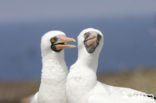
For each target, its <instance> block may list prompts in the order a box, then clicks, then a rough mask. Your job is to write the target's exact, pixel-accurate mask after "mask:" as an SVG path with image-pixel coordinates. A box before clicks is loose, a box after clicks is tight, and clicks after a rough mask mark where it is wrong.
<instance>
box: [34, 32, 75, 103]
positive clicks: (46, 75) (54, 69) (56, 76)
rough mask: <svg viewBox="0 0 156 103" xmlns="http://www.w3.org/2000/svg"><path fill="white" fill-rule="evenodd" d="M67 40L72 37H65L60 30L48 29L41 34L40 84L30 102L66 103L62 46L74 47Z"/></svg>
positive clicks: (65, 69)
mask: <svg viewBox="0 0 156 103" xmlns="http://www.w3.org/2000/svg"><path fill="white" fill-rule="evenodd" d="M68 41H74V39H72V38H67V37H66V36H65V33H63V32H61V31H50V32H48V33H46V34H45V35H43V36H42V39H41V54H42V75H41V84H40V88H39V91H38V92H37V93H36V94H35V95H34V97H33V99H32V101H31V103H67V100H66V92H65V83H66V76H67V73H68V69H67V66H66V63H65V61H64V50H63V48H72V47H74V46H71V45H67V44H65V42H68ZM52 46H53V47H52ZM60 47H62V49H60Z"/></svg>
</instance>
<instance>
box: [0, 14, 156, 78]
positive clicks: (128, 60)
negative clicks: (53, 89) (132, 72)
mask: <svg viewBox="0 0 156 103" xmlns="http://www.w3.org/2000/svg"><path fill="white" fill-rule="evenodd" d="M88 27H94V28H97V29H100V30H101V31H102V32H103V34H104V39H105V41H104V43H105V44H104V47H103V50H102V52H101V55H100V61H99V69H98V73H101V72H117V71H121V70H122V69H123V68H127V69H131V68H136V67H155V66H156V32H153V31H154V30H156V18H153V17H125V18H96V19H87V18H86V19H83V20H75V21H72V20H62V21H53V20H45V21H37V20H36V21H23V22H9V23H5V22H1V23H0V80H24V79H25V80H29V79H30V80H31V79H37V80H39V79H40V74H41V72H40V71H41V56H40V38H41V36H42V35H43V34H44V33H45V32H47V31H49V30H62V31H64V32H65V33H66V34H67V35H68V36H71V37H74V38H76V37H77V35H78V34H79V33H80V31H81V30H83V29H85V28H88ZM75 44H76V43H75ZM65 55H66V58H65V59H66V62H67V65H68V66H70V65H71V64H73V63H74V62H75V60H76V58H77V48H75V49H67V50H66V51H65Z"/></svg>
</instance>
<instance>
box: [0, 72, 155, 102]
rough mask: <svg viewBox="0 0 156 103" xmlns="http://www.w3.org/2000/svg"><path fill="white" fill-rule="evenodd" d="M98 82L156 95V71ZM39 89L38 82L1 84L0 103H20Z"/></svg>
mask: <svg viewBox="0 0 156 103" xmlns="http://www.w3.org/2000/svg"><path fill="white" fill-rule="evenodd" d="M98 80H100V81H101V82H104V83H106V84H110V85H114V86H122V87H130V88H133V89H136V90H140V91H144V92H147V93H152V94H154V95H156V69H150V70H148V71H147V70H135V71H131V72H121V73H109V74H101V75H99V76H98ZM38 87H39V82H38V81H27V82H26V81H23V82H0V103H19V102H20V100H21V99H22V98H24V97H27V96H30V95H32V94H34V93H35V92H36V91H37V90H38Z"/></svg>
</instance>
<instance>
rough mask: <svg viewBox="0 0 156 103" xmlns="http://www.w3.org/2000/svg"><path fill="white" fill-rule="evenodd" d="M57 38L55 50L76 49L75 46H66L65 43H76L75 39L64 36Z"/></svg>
mask: <svg viewBox="0 0 156 103" xmlns="http://www.w3.org/2000/svg"><path fill="white" fill-rule="evenodd" d="M58 38H59V40H58V42H56V44H55V46H56V49H58V50H59V49H65V48H75V47H76V46H75V45H71V44H67V42H70V41H73V42H75V41H76V40H75V39H73V38H69V37H66V36H59V37H58Z"/></svg>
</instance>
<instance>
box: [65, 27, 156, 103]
mask: <svg viewBox="0 0 156 103" xmlns="http://www.w3.org/2000/svg"><path fill="white" fill-rule="evenodd" d="M103 42H104V37H103V34H102V32H101V31H99V30H97V29H94V28H88V29H85V30H83V31H82V32H81V33H80V35H79V36H78V59H77V61H76V62H75V64H73V65H72V66H71V67H70V72H69V74H68V76H67V83H66V92H67V99H68V103H156V101H155V99H156V98H155V97H154V96H153V95H151V94H146V93H144V92H140V91H136V90H133V89H129V88H122V87H114V86H110V85H106V84H103V83H101V82H99V81H97V76H96V71H97V67H98V59H99V54H100V51H101V49H102V46H103Z"/></svg>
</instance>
